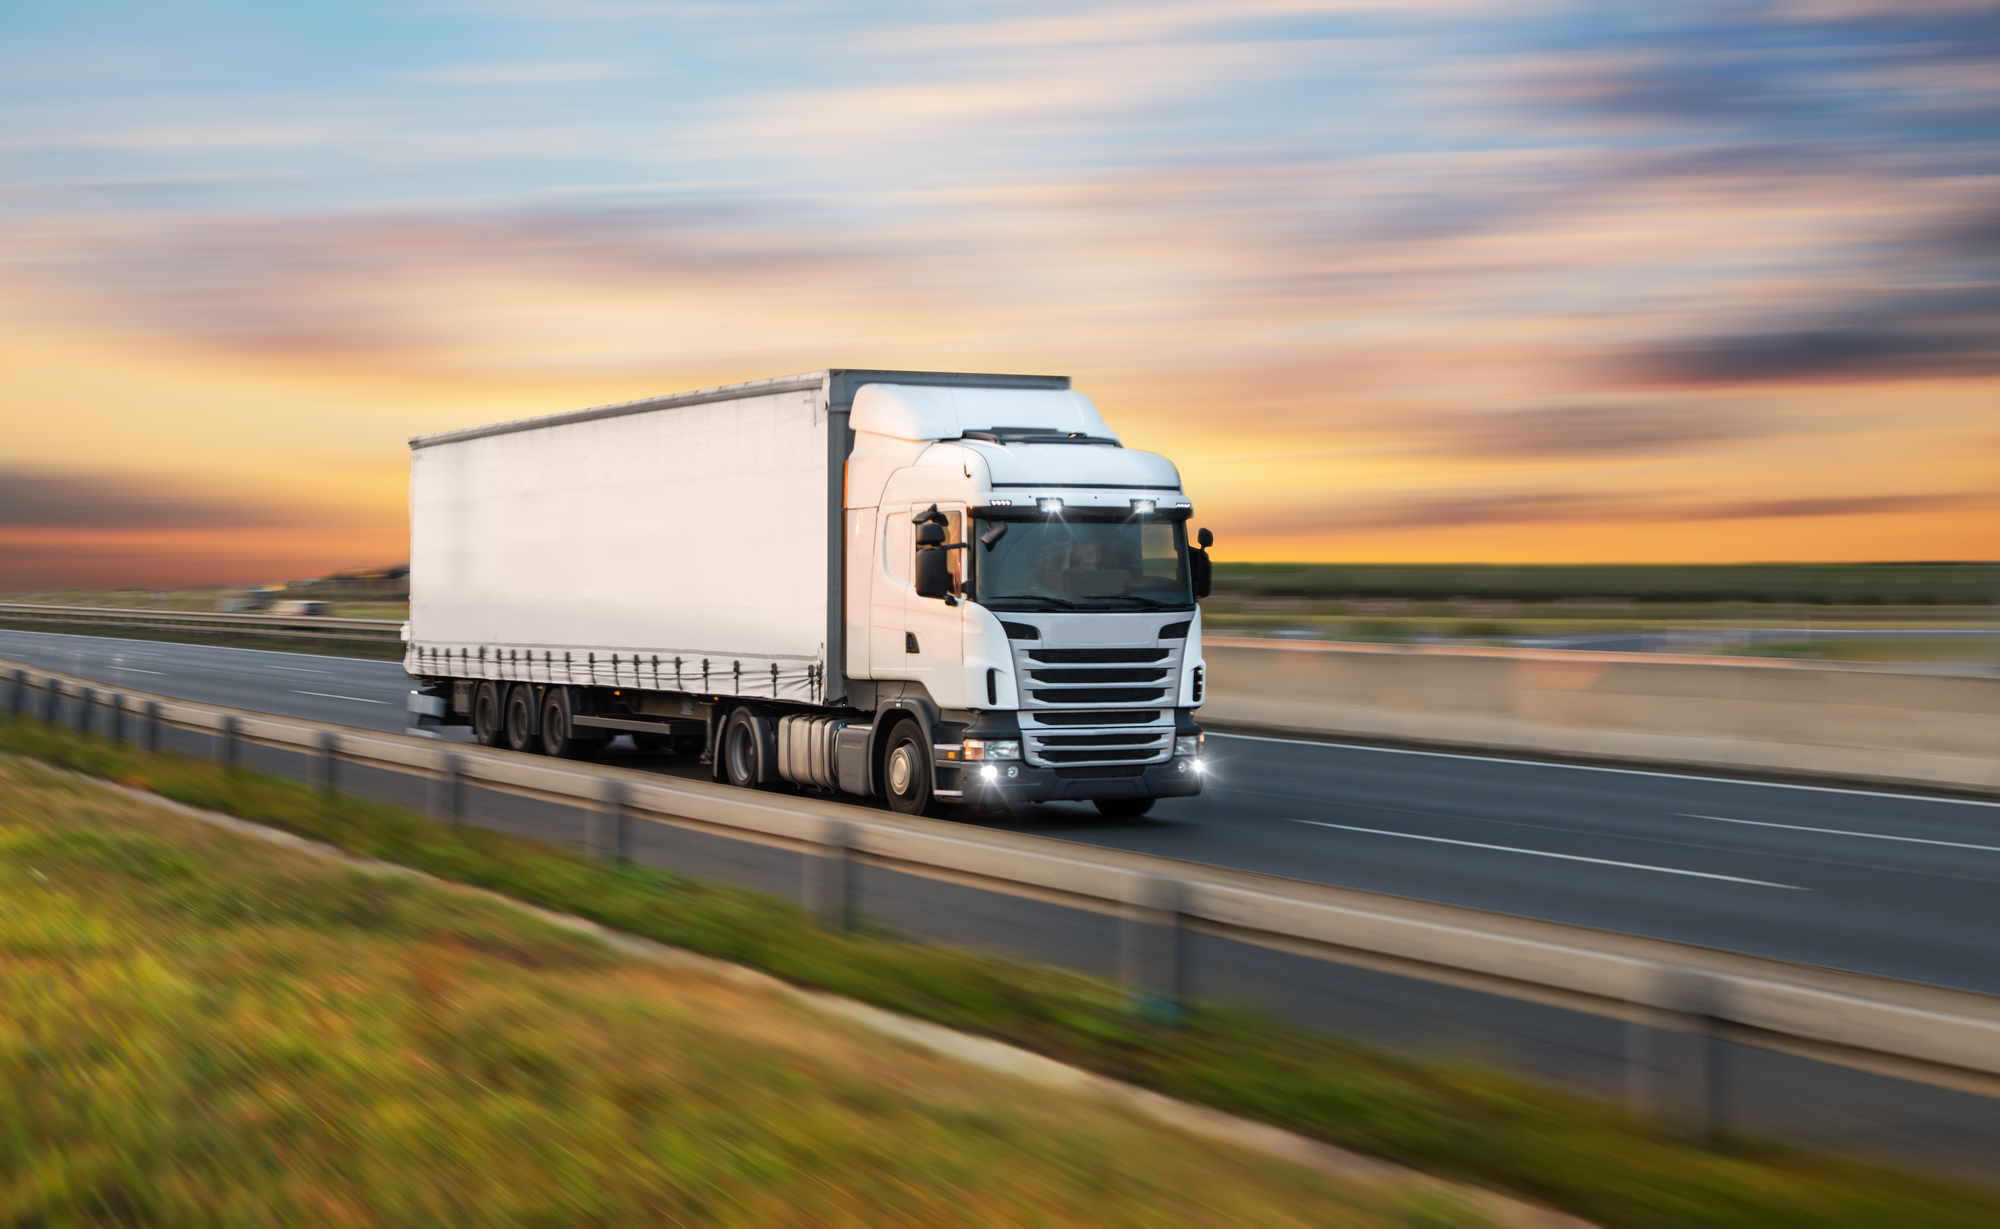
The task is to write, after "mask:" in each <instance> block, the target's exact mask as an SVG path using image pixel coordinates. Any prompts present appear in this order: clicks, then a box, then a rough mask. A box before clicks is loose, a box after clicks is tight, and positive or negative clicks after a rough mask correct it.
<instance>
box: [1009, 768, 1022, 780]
mask: <svg viewBox="0 0 2000 1229" xmlns="http://www.w3.org/2000/svg"><path fill="white" fill-rule="evenodd" d="M1020 775H1021V770H1020V769H1019V768H1017V767H1015V766H1014V765H1012V764H1009V765H1007V779H1008V780H1009V781H1012V780H1013V779H1014V778H1015V777H1018V776H1020Z"/></svg>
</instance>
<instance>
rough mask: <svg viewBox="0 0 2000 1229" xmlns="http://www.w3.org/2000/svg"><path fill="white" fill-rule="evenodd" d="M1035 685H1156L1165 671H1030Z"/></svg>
mask: <svg viewBox="0 0 2000 1229" xmlns="http://www.w3.org/2000/svg"><path fill="white" fill-rule="evenodd" d="M1028 677H1029V678H1031V679H1033V680H1034V681H1036V682H1037V683H1157V682H1159V681H1160V680H1161V679H1163V678H1165V677H1167V672H1166V671H1165V670H1030V671H1028Z"/></svg>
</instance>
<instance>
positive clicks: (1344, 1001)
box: [0, 631, 2000, 1184]
mask: <svg viewBox="0 0 2000 1229" xmlns="http://www.w3.org/2000/svg"><path fill="white" fill-rule="evenodd" d="M0 657H6V658H11V659H13V660H16V661H22V662H27V663H29V664H32V665H37V666H41V667H44V668H47V669H53V670H61V671H64V672H66V673H70V674H75V675H79V676H82V677H86V678H91V679H95V680H98V681H100V682H103V683H105V684H107V685H110V686H114V687H127V688H130V689H132V690H135V691H149V692H154V693H157V694H162V695H169V696H178V697H182V698H185V699H188V700H193V701H196V702H204V703H213V704H222V705H229V706H232V707H237V708H243V709H249V710H253V711H261V712H268V713H274V714H278V715H282V716H292V717H301V718H306V719H310V720H315V721H326V722H334V723H339V724H345V725H351V726H358V727H362V728H365V729H373V730H388V731H400V730H402V729H403V728H404V726H405V710H404V707H403V700H404V697H405V695H406V694H407V692H408V691H409V687H410V681H409V679H408V678H407V677H406V676H405V675H404V674H403V671H402V668H401V666H399V665H397V664H396V663H393V662H382V661H367V660H359V659H354V658H342V657H331V656H319V655H308V654H295V653H273V652H261V651H257V650H246V649H227V648H220V647H215V646H208V645H187V644H171V643H164V642H157V641H134V640H114V639H108V638H105V637H99V636H64V635H54V634H49V633H41V632H19V631H0ZM174 733H175V735H176V737H175V738H174V739H170V740H169V746H173V745H175V743H176V742H178V743H179V744H180V745H181V747H182V749H187V750H192V751H195V752H196V753H203V752H205V750H206V748H207V743H206V740H204V739H203V738H201V737H200V736H197V735H192V734H185V733H182V732H174ZM449 733H450V734H451V735H453V736H455V737H458V738H463V737H464V736H465V735H464V733H463V731H462V730H461V731H450V732H449ZM251 751H252V752H253V753H252V754H251V755H250V760H249V762H250V763H252V764H253V765H255V766H260V767H268V768H270V769H272V770H273V771H281V772H294V773H296V772H300V771H302V770H303V761H302V760H300V759H299V758H298V757H296V756H291V755H289V753H281V752H276V751H272V750H271V749H268V748H252V749H251ZM604 758H605V760H606V761H607V762H612V763H617V764H619V765H621V766H626V767H640V768H649V769H652V770H654V771H659V772H662V773H667V774H672V775H692V774H696V773H702V774H705V773H706V769H703V768H701V767H700V766H698V765H693V764H687V763H678V762H676V761H675V760H673V759H672V757H661V758H648V757H642V756H640V755H639V754H638V753H637V752H636V751H634V750H632V749H631V748H630V747H629V745H628V744H627V743H626V741H625V740H622V739H621V740H619V742H617V743H615V744H613V746H612V748H611V749H610V750H608V751H607V752H606V754H605V756H604ZM1205 758H1206V760H1207V762H1208V764H1209V766H1210V776H1209V788H1208V790H1207V792H1206V793H1204V794H1203V795H1202V796H1201V797H1199V798H1192V799H1175V800H1170V801H1167V802H1163V803H1161V804H1160V805H1159V806H1158V807H1157V808H1156V809H1155V812H1154V814H1153V815H1152V816H1149V817H1148V818H1147V819H1146V820H1144V821H1141V822H1137V823H1113V822H1110V821H1107V820H1105V819H1103V818H1102V817H1100V816H1099V815H1098V814H1097V813H1096V811H1095V810H1094V809H1093V808H1090V807H1087V806H1080V805H1075V804H1061V805H1051V806H1043V807H1037V808H1032V809H1031V810H1030V812H1029V813H1027V814H1024V815H1021V816H1018V817H1014V818H1011V819H1009V820H1007V821H1005V822H1007V823H1008V825H1009V826H1011V827H1015V828H1018V829H1020V830H1023V831H1031V832H1036V833H1039V834H1042V835H1046V836H1051V837H1056V838H1059V839H1064V840H1072V841H1078V842H1084V843H1089V844H1096V845H1103V846H1110V847H1116V848H1122V849H1131V850H1137V851H1141V852H1147V853H1154V854H1160V855H1164V856H1167V857H1174V858H1184V859H1189V860H1194V861H1200V862H1207V863H1214V864H1219V865H1226V866H1234V867H1238V868H1241V869H1245V870H1251V871H1261V872H1265V873H1270V874H1277V875H1285V876H1290V877H1293V878H1302V879H1312V880H1319V881H1322V882H1327V883H1337V884H1342V885H1346V886H1350V887H1356V888H1362V889H1366V890H1370V891H1377V892H1387V893H1393V894H1396V895H1400V896H1408V897H1415V898H1420V899H1425V900H1435V901H1443V902H1446V903H1450V904H1459V905H1469V906H1473V907H1476V908H1484V909H1493V910H1498V911H1502V912H1507V913H1514V914H1521V915H1526V916H1532V917H1540V918H1547V919H1550V920H1554V921H1560V922H1570V923H1575V924H1580V925H1586V926H1595V927H1601V928H1605V929H1610V930H1619V931H1626V932H1631V933H1636V934H1643V935H1650V936H1655V937H1660V938H1667V939H1676V940H1681V941H1684V942H1692V943H1700V944H1705V945H1709V946H1713V947H1720V948H1727V949H1733V950H1738V951H1745V952H1754V953H1758V954H1763V955H1770V956H1778V957H1782V958H1787V959H1793V960H1803V961H1810V962H1812V963H1816V964H1822V965H1830V966H1834V967H1840V968H1847V969H1855V970H1859V971H1863V972H1872V973H1881V974H1886V975H1889V976H1894V977H1903V978H1909V979H1913V980H1919V981H1928V982H1934V983H1938V984H1943V985H1951V986H1959V987H1964V988H1967V989H1972V990H1979V991H1985V992H1988V993H2000V961H1996V960H1995V959H1994V958H1993V954H1992V948H1993V939H1994V937H1995V936H1996V934H2000V926H1996V921H2000V895H1996V893H1995V891H1994V886H1995V883H1996V881H2000V805H1995V804H1992V803H1984V802H1976V801H1965V800H1957V799H1945V798H1925V797H1916V796H1911V795H1904V794H1894V793H1889V792H1880V793H1870V792H1866V791H1857V790H1845V789H1833V788H1817V787H1809V786H1798V785H1781V784H1758V783H1754V782H1746V781H1736V780H1724V779H1716V778H1706V777H1701V776H1697V775H1691V774H1677V773H1668V772H1642V771H1628V770H1620V769H1608V768H1587V767H1578V766H1565V765H1556V764H1547V763H1537V762H1532V761H1522V760H1509V759H1505V758H1502V757H1487V756H1476V755H1454V754H1444V753H1426V752H1417V751H1398V750H1389V749H1383V748H1369V747H1354V746H1341V745H1334V744H1327V743H1312V742H1301V741H1297V740H1287V739H1269V738H1253V737H1245V736H1229V735H1219V734H1218V735H1211V736H1210V739H1209V743H1208V751H1207V754H1206V757H1205ZM344 771H350V772H351V774H352V775H351V776H344V777H343V782H344V784H345V786H346V787H347V788H350V789H354V790H357V791H358V792H361V793H364V794H372V795H375V796H379V797H384V798H390V799H393V800H396V801H402V802H405V803H408V804H410V805H414V806H422V805H424V801H425V797H426V795H425V792H424V791H425V789H426V788H427V787H426V784H425V782H424V781H423V780H422V779H420V778H412V777H407V776H403V775H400V774H395V773H389V772H381V771H376V770H368V769H360V768H354V769H351V770H344ZM475 792H476V793H478V794H479V795H480V796H479V797H478V798H477V799H475V800H471V801H469V802H468V808H469V812H470V813H471V814H472V815H473V816H475V817H476V819H477V821H478V822H480V823H482V824H487V825H489V826H492V827H496V828H500V829H502V830H506V831H513V832H518V833H521V834H522V835H526V836H532V837H536V838H538V839H543V840H551V841H555V842H557V843H567V844H569V845H571V846H572V847H577V846H578V844H579V842H580V840H581V838H582V835H583V828H582V824H581V821H580V816H579V813H578V812H576V811H575V809H574V808H566V807H561V806H555V805H552V804H547V803H540V802H536V801H533V800H528V799H522V798H518V797H515V796H513V795H508V794H499V793H488V792H485V791H475ZM631 839H632V845H631V847H630V849H629V853H630V856H632V857H633V858H634V859H635V860H638V861H640V862H645V863H650V864H654V865H660V866H666V867H672V868H675V869H677V870H680V871H682V872H683V873H687V874H691V875H696V876H701V877H709V878H718V879H725V880H731V881H734V882H738V883H743V884H745V885H747V886H751V887H755V888H759V889H762V890H765V891H770V892H774V893H777V894H779V895H791V894H793V893H795V892H796V890H797V886H798V883H799V876H800V871H801V865H800V861H799V859H798V857H797V855H795V854H792V853H789V852H787V851H782V850H774V849H770V848H767V847H764V846H760V845H756V844H753V843H746V842H741V841H732V840H728V839H726V838H722V837H716V836H709V835H706V834H703V833H698V832H690V831H687V830H683V829H677V828H672V827H668V826H665V825H644V826H642V827H641V828H640V829H638V830H636V831H635V832H634V833H633V835H632V838H631ZM854 891H855V892H856V894H857V898H858V899H859V900H860V901H861V902H862V905H861V907H862V908H863V909H864V911H865V912H866V913H867V914H868V915H869V916H870V917H871V918H873V919H875V920H877V921H878V922H881V923H883V924H886V925H888V926H890V927H892V928H893V929H896V930H898V931H901V932H903V933H907V934H913V935H922V936H924V937H926V938H927V939H929V940H932V941H937V942H946V943H959V944H964V945H967V946H973V947H993V948H998V949H1000V950H1003V951H1007V952H1010V953H1013V954H1015V955H1020V956H1026V957H1029V958H1032V959H1038V960H1046V961H1051V962H1054V963H1057V964H1062V965H1067V966H1069V967H1072V968H1077V969H1080V970H1082V971H1085V972H1089V973H1095V974H1099V975H1103V976H1116V975H1117V952H1118V927H1117V922H1116V920H1115V919H1112V918H1108V917H1103V916H1100V915H1097V914H1093V913H1085V912H1079V911H1076V910H1071V909H1065V908H1063V907H1061V906H1056V905H1049V904H1044V903H1042V902H1037V901H1028V900H1022V899H1018V898H1013V897H1007V896H1001V895H995V894H993V893H987V892H981V891H978V890H976V889H971V888H966V887H962V886H959V885H955V884H944V883H937V882H933V881H930V880H925V879H921V878H915V877H912V876H907V875H897V874H895V873H894V872H889V871H882V870H878V869H875V868H867V867H864V868H860V870H859V871H858V880H857V882H856V883H855V885H854ZM1188 942H1189V947H1188V950H1187V955H1186V958H1185V959H1186V964H1185V968H1186V974H1187V976H1188V977H1189V979H1190V980H1189V991H1190V993H1192V994H1193V995H1194V996H1195V997H1197V998H1201V999H1206V1000H1218V1001H1225V1002H1236V1003H1243V1004H1247V1005H1250V1006H1254V1007H1257V1008H1260V1009H1263V1010H1267V1011H1271V1012H1274V1013H1276V1014H1278V1015H1281V1016H1283V1017H1285V1018H1288V1019H1291V1020H1293V1021H1295V1022H1297V1023H1300V1024H1303V1025H1306V1026H1308V1027H1313V1028H1321V1029H1326V1030H1329V1031H1333V1032H1336V1033H1342V1034H1345V1035H1348V1036H1352V1037H1356V1038H1359V1039H1362V1040H1365V1041H1369V1042H1372V1043H1373V1044H1376V1045H1379V1046H1383V1047H1386V1048H1390V1049H1401V1050H1405V1051H1408V1052H1411V1053H1414V1054H1417V1055H1420V1056H1434V1055H1439V1054H1443V1055H1446V1056H1449V1057H1457V1056H1464V1057H1469V1058H1472V1059H1474V1060H1475V1061H1479V1062H1482V1063H1488V1062H1490V1063H1494V1064H1498V1065H1501V1066H1507V1067H1514V1068H1517V1069H1521V1070H1525V1071H1528V1072H1532V1073H1535V1074H1538V1075H1540V1076H1543V1077H1548V1078H1553V1079H1555V1080H1557V1081H1559V1082H1564V1083H1568V1084H1570V1085H1572V1086H1576V1087H1581V1088H1584V1089H1586V1090H1590V1091H1592V1092H1595V1093H1597V1094H1599V1095H1605V1096H1612V1097H1615V1096H1617V1095H1618V1093H1619V1089H1620V1087H1621V1085H1622V1082H1623V1080H1624V1078H1625V1075H1626V1073H1627V1068H1626V1066H1625V1056H1626V1043H1627V1042H1626V1035H1625V1033H1624V1031H1623V1026H1622V1025H1619V1024H1617V1023H1616V1022H1614V1021H1609V1020H1602V1019H1598V1018H1595V1017H1589V1016H1582V1015H1577V1014H1574V1013H1569V1012H1563V1011H1559V1010H1557V1009H1554V1008H1545V1007H1539V1006H1536V1005H1533V1004H1527V1003H1517V1002H1511V1001H1509V1000H1505V999H1497V998H1493V997H1490V996H1486V995H1481V994H1477V993H1474V992H1471V991H1462V990H1456V989H1452V988H1450V987H1444V986H1434V985H1429V984H1426V983H1423V982H1417V981H1411V980H1409V979H1405V978H1398V977H1394V976H1391V975H1388V974H1379V973H1372V972H1369V971H1367V970H1362V969H1351V968H1347V967H1345V966H1341V965H1337V964H1331V963H1327V962H1323V961H1315V960H1310V959H1307V958H1305V957H1299V956H1291V955H1287V954H1284V953H1280V952H1273V951H1269V950H1266V949H1262V948H1256V947H1249V946H1245V945H1241V944H1233V943H1229V942H1228V941H1226V940H1220V939H1213V938H1209V937H1205V936H1191V937H1190V938H1189V941H1188ZM1726 1048H1727V1050H1728V1051H1729V1053H1728V1056H1727V1058H1726V1060H1725V1064H1724V1069H1726V1070H1727V1071H1728V1072H1729V1073H1730V1074H1729V1077H1728V1091H1727V1093H1726V1096H1725V1098H1724V1102H1725V1108H1724V1115H1725V1117H1726V1119H1727V1121H1729V1123H1730V1124H1731V1125H1732V1126H1734V1127H1737V1128H1738V1129H1743V1130H1750V1131H1754V1132H1758V1133H1763V1134H1769V1135H1773V1136H1776V1137H1779V1138H1785V1139H1789V1140H1792V1141H1794V1142H1798V1143H1803V1144H1809V1145H1817V1146H1821V1147H1831V1148H1835V1149H1840V1150H1851V1151H1854V1152H1858V1153H1861V1154H1863V1155H1868V1156H1888V1157H1893V1158H1898V1159H1901V1160H1904V1161H1909V1162H1914V1163H1916V1164H1918V1165H1921V1166H1924V1167H1930V1168H1937V1169H1941V1170H1943V1171H1946V1172H1950V1173H1955V1174H1959V1175H1963V1176H1969V1177H1973V1178H1976V1179H1978V1180H1981V1181H1985V1182H1990V1183H1995V1184H2000V1101H1993V1100H1987V1099H1984V1098H1979V1097H1974V1096H1970V1095H1968V1094H1962V1093H1953V1092H1947V1091H1944V1090H1940V1089H1934V1088H1926V1087H1924V1086H1921V1085H1912V1084H1905V1083H1901V1082H1898V1081H1894V1080H1888V1079H1884V1078H1882V1077H1879V1076H1872V1075H1866V1074H1863V1073H1860V1072H1855V1071H1849V1070H1845V1069H1843V1068H1838V1067H1827V1066H1823V1065H1820V1064H1817V1063H1811V1062H1807V1061H1805V1060H1801V1059H1794V1058H1789V1057H1786V1056H1784V1055H1779V1054H1773V1053H1770V1052H1766V1051H1758V1050H1747V1049H1743V1048H1741V1047H1734V1046H1731V1047H1726Z"/></svg>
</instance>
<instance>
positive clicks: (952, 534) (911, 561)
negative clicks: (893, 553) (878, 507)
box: [900, 512, 971, 593]
mask: <svg viewBox="0 0 2000 1229" xmlns="http://www.w3.org/2000/svg"><path fill="white" fill-rule="evenodd" d="M911 515H915V514H914V513H912V514H911ZM902 519H903V520H904V521H905V522H908V520H909V519H910V518H909V517H907V516H906V517H903V518H902ZM944 519H945V526H944V540H945V544H946V545H950V544H951V543H953V542H963V541H965V514H964V513H963V512H946V513H945V514H944ZM915 529H916V527H915V526H914V525H910V524H907V523H906V524H905V525H904V526H903V540H904V541H905V542H907V543H908V548H907V550H906V551H905V552H904V558H903V568H904V572H903V575H902V576H901V577H900V579H902V580H904V581H909V580H910V578H911V577H913V576H915V575H916V574H917V538H916V533H915ZM970 553H971V552H970V551H963V550H954V551H946V552H945V556H944V557H945V560H946V561H947V563H949V564H950V567H951V586H952V591H953V592H954V593H963V592H965V557H966V556H967V555H968V554H970Z"/></svg>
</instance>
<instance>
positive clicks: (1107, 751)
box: [1021, 726, 1174, 767]
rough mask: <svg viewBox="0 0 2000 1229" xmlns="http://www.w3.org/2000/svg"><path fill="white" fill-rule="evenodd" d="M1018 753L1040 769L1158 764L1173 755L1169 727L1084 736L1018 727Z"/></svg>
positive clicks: (1115, 731)
mask: <svg viewBox="0 0 2000 1229" xmlns="http://www.w3.org/2000/svg"><path fill="white" fill-rule="evenodd" d="M1021 740H1022V746H1021V750H1022V751H1023V752H1025V753H1026V755H1027V759H1028V762H1029V763H1030V764H1036V765H1040V766H1043V767H1055V766H1067V765H1071V764H1145V763H1160V762H1162V761H1164V760H1166V759H1168V758H1170V757H1171V756H1172V754H1173V749H1174V731H1173V727H1172V726H1154V727H1153V728H1151V729H1148V730H1114V731H1109V732H1106V731H1098V730H1093V731H1091V732H1089V733H1087V734H1045V733H1043V732H1042V731H1040V730H1036V729H1032V728H1030V727H1026V726H1024V727H1022V730H1021Z"/></svg>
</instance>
